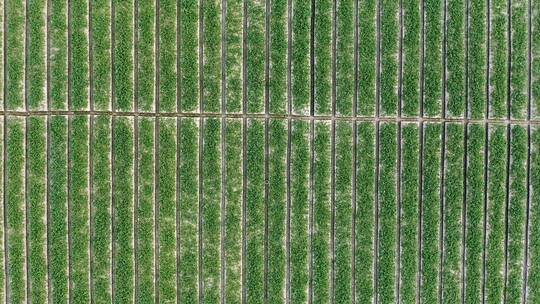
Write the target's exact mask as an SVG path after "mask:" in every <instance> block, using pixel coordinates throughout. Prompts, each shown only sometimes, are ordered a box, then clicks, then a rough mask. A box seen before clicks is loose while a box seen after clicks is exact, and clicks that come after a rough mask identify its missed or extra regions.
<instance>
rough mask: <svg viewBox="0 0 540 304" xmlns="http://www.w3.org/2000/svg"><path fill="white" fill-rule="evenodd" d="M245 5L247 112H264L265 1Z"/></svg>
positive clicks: (258, 0)
mask: <svg viewBox="0 0 540 304" xmlns="http://www.w3.org/2000/svg"><path fill="white" fill-rule="evenodd" d="M246 5H247V16H246V17H247V28H246V29H245V30H246V31H247V54H246V56H247V66H246V69H247V76H246V77H247V80H246V81H247V109H246V111H247V112H250V113H260V112H263V111H264V69H265V60H264V51H263V50H264V39H265V38H264V35H265V1H262V0H256V1H250V2H249V3H246Z"/></svg>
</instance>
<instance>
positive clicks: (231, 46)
mask: <svg viewBox="0 0 540 304" xmlns="http://www.w3.org/2000/svg"><path fill="white" fill-rule="evenodd" d="M243 3H244V1H243V0H227V13H226V14H227V16H226V18H225V21H224V22H225V26H226V29H225V31H226V37H225V40H224V41H223V42H222V43H224V47H225V49H226V58H225V69H226V70H225V74H226V84H225V87H226V94H225V103H226V105H225V109H226V111H227V112H233V113H238V112H241V111H242V94H243V82H244V79H243V75H244V71H243V68H244V67H243V65H242V61H243V55H244V54H243V41H242V39H243V35H244V31H245V29H244V28H243V20H244V15H243V12H244V7H243Z"/></svg>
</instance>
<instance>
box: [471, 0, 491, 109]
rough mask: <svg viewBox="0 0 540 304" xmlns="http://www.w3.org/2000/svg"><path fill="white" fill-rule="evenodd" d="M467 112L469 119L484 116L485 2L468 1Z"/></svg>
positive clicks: (486, 73) (486, 72)
mask: <svg viewBox="0 0 540 304" xmlns="http://www.w3.org/2000/svg"><path fill="white" fill-rule="evenodd" d="M469 1H470V2H469V15H468V19H469V38H468V43H469V48H468V50H469V53H468V54H467V59H468V61H467V66H468V69H469V70H468V71H467V72H468V75H469V77H468V79H467V81H468V87H469V92H468V97H469V101H468V105H467V107H468V112H469V113H470V115H469V116H470V117H471V118H483V117H485V116H486V113H485V110H486V77H487V75H488V71H487V69H486V52H487V49H486V47H487V35H488V33H487V26H486V22H489V21H488V20H486V16H487V10H486V1H485V0H469Z"/></svg>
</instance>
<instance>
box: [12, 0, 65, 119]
mask: <svg viewBox="0 0 540 304" xmlns="http://www.w3.org/2000/svg"><path fill="white" fill-rule="evenodd" d="M5 10H6V20H5V22H6V26H5V28H6V32H5V35H6V41H5V42H6V45H5V48H6V54H5V56H6V58H5V61H6V62H5V64H6V67H5V68H6V74H5V86H6V88H5V90H6V93H5V95H6V96H5V99H6V100H5V110H24V109H25V107H24V105H25V97H24V96H25V90H26V87H25V77H26V75H25V62H26V60H25V56H26V54H25V51H26V46H25V20H26V19H25V18H26V15H25V12H26V1H24V0H16V1H7V2H6V7H5ZM63 72H65V70H64V71H63Z"/></svg>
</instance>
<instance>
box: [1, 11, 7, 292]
mask: <svg viewBox="0 0 540 304" xmlns="http://www.w3.org/2000/svg"><path fill="white" fill-rule="evenodd" d="M1 8H2V4H0V9H1ZM0 20H1V19H0ZM0 87H1V85H0ZM1 106H3V105H1ZM4 123H5V120H2V121H1V122H0V149H2V157H0V170H2V174H0V195H1V196H2V204H0V235H2V236H4V235H5V234H4V233H5V231H4V227H5V226H4V204H3V202H4V193H5V192H4V191H5V189H4V174H3V172H4V164H5V160H4V145H5V142H4V127H5V126H4ZM5 246H6V244H5V243H4V238H3V237H1V238H0V300H5V299H6V272H5V265H6V264H5V259H6V258H7V256H5V252H6V251H5Z"/></svg>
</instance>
